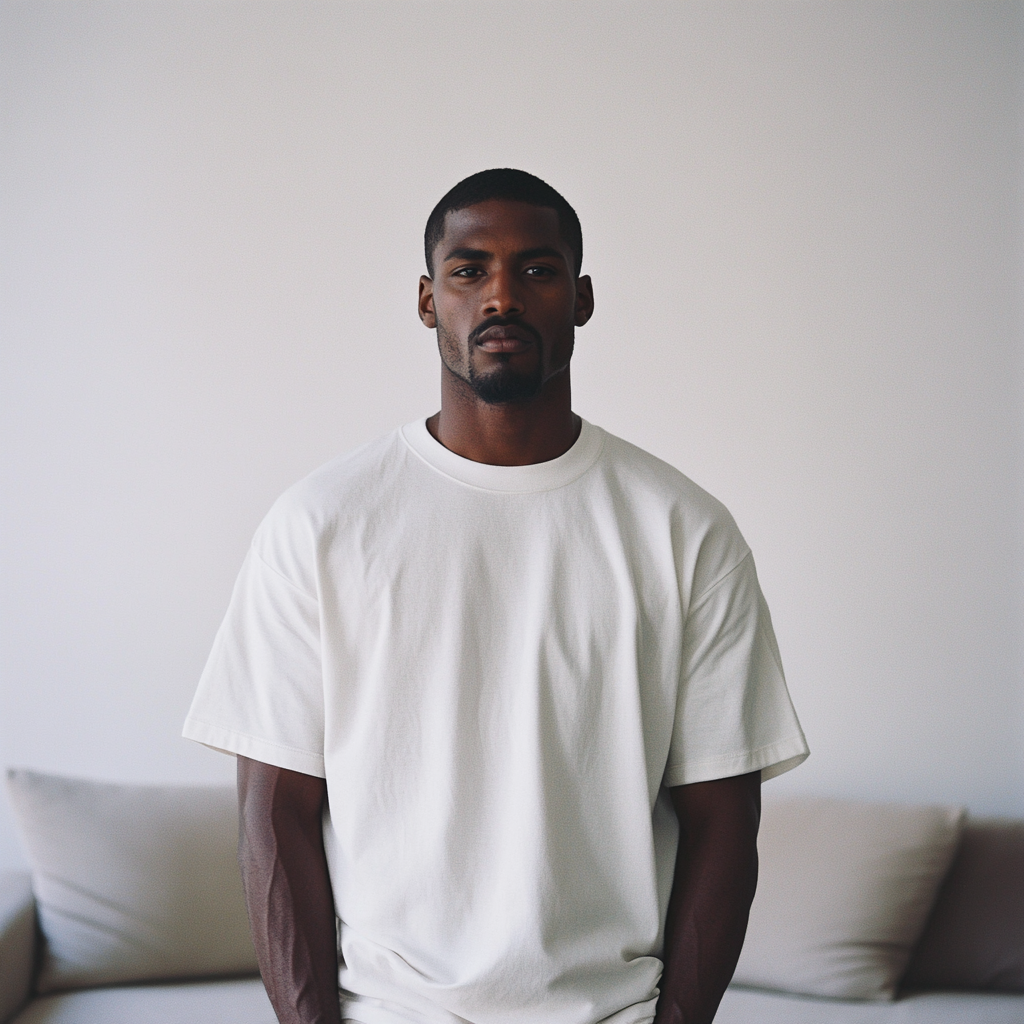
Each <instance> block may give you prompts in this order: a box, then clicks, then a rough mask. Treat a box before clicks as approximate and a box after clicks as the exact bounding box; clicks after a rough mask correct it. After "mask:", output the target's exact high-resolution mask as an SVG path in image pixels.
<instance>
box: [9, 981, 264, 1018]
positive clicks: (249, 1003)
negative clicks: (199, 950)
mask: <svg viewBox="0 0 1024 1024" xmlns="http://www.w3.org/2000/svg"><path fill="white" fill-rule="evenodd" d="M11 1024H277V1017H276V1016H275V1015H274V1010H273V1007H271V1005H270V1000H269V999H268V998H267V993H266V990H265V989H264V988H263V982H262V981H260V979H259V978H233V979H231V980H227V981H202V982H191V983H184V984H175V985H132V986H128V987H124V988H93V989H89V990H87V991H83V992H62V993H60V994H59V995H51V996H40V997H39V998H38V999H36V1000H34V1001H33V1002H31V1003H29V1005H28V1006H26V1007H25V1009H24V1010H22V1011H21V1013H19V1014H18V1016H17V1017H15V1018H14V1020H13V1021H12V1022H11Z"/></svg>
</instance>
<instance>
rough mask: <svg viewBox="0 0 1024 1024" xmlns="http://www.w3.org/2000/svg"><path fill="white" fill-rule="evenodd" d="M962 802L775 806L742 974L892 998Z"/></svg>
mask: <svg viewBox="0 0 1024 1024" xmlns="http://www.w3.org/2000/svg"><path fill="white" fill-rule="evenodd" d="M963 817H964V812H963V809H962V808H955V807H916V806H910V807H905V806H899V805H891V804H872V803H861V802H855V801H847V800H829V799H813V798H803V799H800V798H798V799H791V800H784V801H773V802H771V803H766V805H765V809H764V814H763V818H762V822H761V833H760V837H759V839H758V851H759V854H760V859H761V865H760V878H759V881H758V887H757V896H756V897H755V898H754V904H753V906H752V907H751V911H750V925H749V927H748V928H747V938H746V942H745V943H744V946H743V953H742V954H741V956H740V961H739V964H738V965H737V967H736V974H735V976H734V978H733V981H734V982H735V983H737V984H739V985H751V986H755V987H757V988H770V989H779V990H781V991H783V992H794V993H798V994H801V995H809V996H829V997H832V998H836V999H891V998H892V997H893V995H894V994H895V990H896V986H897V984H898V983H899V980H900V977H901V976H902V975H903V972H904V971H905V970H906V967H907V963H908V962H909V959H910V953H911V951H912V949H913V947H914V945H915V943H916V942H917V940H918V939H919V938H920V936H921V933H922V931H923V929H924V925H925V921H926V920H927V917H928V913H929V911H930V910H931V907H932V903H933V902H934V900H935V896H936V893H937V891H938V888H939V885H940V884H941V882H942V879H943V877H944V876H945V874H946V870H947V869H948V867H949V865H950V862H951V860H952V858H953V854H954V853H955V851H956V847H957V843H958V841H959V838H960V832H961V828H962V825H963Z"/></svg>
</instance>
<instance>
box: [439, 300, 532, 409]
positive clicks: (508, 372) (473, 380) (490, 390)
mask: <svg viewBox="0 0 1024 1024" xmlns="http://www.w3.org/2000/svg"><path fill="white" fill-rule="evenodd" d="M493 319H494V320H497V319H498V318H497V317H495V318H493ZM490 325H491V321H487V322H486V323H485V324H483V325H481V327H479V328H477V332H480V331H482V330H483V329H486V327H487V326H490ZM530 330H533V329H532V328H530ZM534 333H536V332H534ZM537 339H538V342H539V341H540V335H539V334H538V335H537ZM437 347H438V349H439V351H440V353H441V361H442V362H443V363H444V365H445V366H446V367H447V368H448V369H449V370H450V371H451V372H452V373H453V374H454V375H455V376H456V377H458V378H459V379H460V380H462V381H465V382H466V384H468V385H469V387H470V389H471V390H472V391H473V394H474V395H476V397H477V398H479V399H480V401H481V402H485V403H486V404H487V405H510V404H512V403H515V402H529V401H530V400H531V399H534V398H536V397H537V396H538V395H539V394H540V392H541V389H542V388H543V387H544V366H543V359H541V358H540V353H539V352H538V354H537V355H538V358H537V359H536V360H535V361H534V363H533V365H532V366H531V367H530V368H529V369H527V370H518V369H516V368H515V367H514V366H513V365H512V356H511V355H499V356H497V365H494V366H492V367H491V368H490V369H489V370H486V371H481V370H480V369H478V368H477V366H476V364H475V363H474V361H473V358H472V341H471V342H470V354H469V356H468V357H467V358H466V361H465V364H464V365H460V363H461V362H462V360H460V359H459V358H458V355H459V348H460V346H459V344H458V341H457V339H456V338H455V337H454V336H453V335H451V334H450V333H449V332H448V331H447V330H446V329H445V328H444V327H443V326H442V325H441V323H440V322H438V325H437Z"/></svg>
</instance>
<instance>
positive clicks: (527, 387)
mask: <svg viewBox="0 0 1024 1024" xmlns="http://www.w3.org/2000/svg"><path fill="white" fill-rule="evenodd" d="M498 358H499V360H500V361H499V363H498V365H497V366H495V367H492V368H491V369H490V370H488V371H487V372H486V373H481V372H480V371H479V370H477V368H476V366H475V365H474V363H473V362H472V361H470V364H469V374H468V376H467V378H465V379H466V383H467V384H468V385H469V386H470V387H471V388H472V389H473V394H475V395H476V397H477V398H479V399H480V401H481V402H486V403H487V404H488V405H506V404H510V403H512V402H528V401H530V399H532V398H536V397H537V396H538V395H539V394H540V390H541V388H542V387H543V386H544V377H543V367H542V366H541V363H540V360H539V359H538V360H537V361H536V362H535V363H534V364H533V368H532V369H530V370H528V371H526V372H525V373H522V372H520V371H519V370H515V369H513V368H512V366H511V365H510V364H511V361H512V360H511V356H499V357H498Z"/></svg>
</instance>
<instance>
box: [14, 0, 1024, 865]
mask: <svg viewBox="0 0 1024 1024" xmlns="http://www.w3.org/2000/svg"><path fill="white" fill-rule="evenodd" d="M1022 57H1024V16H1022V6H1021V4H1020V3H1005V2H1004V3H986V2H962V3H948V2H936V0H929V2H925V3H900V2H891V3H865V2H860V0H849V2H844V3H832V2H804V3H788V2H766V3H758V2H747V0H744V2H736V3H733V2H719V0H715V2H694V3H675V2H674V3H671V4H659V3H644V2H632V3H622V4H601V3H574V2H558V0H545V2H539V3H530V2H525V3H524V2H512V0H503V2H501V3H488V2H474V3H455V2H451V3H447V2H446V3H436V2H389V3H378V4H373V5H364V4H356V3H347V2H343V0H337V2H330V3H326V2H324V3H311V2H306V0H289V2H287V3H285V2H280V3H266V2H260V0H250V2H246V3H217V2H203V3H188V2H178V0H164V2H152V3H147V2H139V0H136V2H107V3H102V2H96V0H79V2H75V3H70V2H68V3H52V2H47V0H31V2H18V0H6V2H5V3H4V4H3V6H2V7H0V87H2V103H3V121H2V131H3V137H2V164H0V175H2V177H0V215H2V230H3V252H2V261H3V264H2V266H3V295H2V314H3V323H2V329H3V336H2V340H3V365H2V368H0V389H2V391H0V403H2V406H0V417H2V428H3V438H4V441H3V465H2V467H0V470H2V487H3V535H2V543H3V549H2V564H0V572H2V602H3V603H2V629H3V634H2V659H3V660H2V691H0V762H3V763H6V764H17V765H23V766H29V767H34V768H39V769H42V770H49V771H54V772H64V773H70V774H75V775H83V776H91V777H97V778H107V779H116V780H137V781H218V782H219V781H227V780H229V779H231V778H232V773H233V762H232V761H231V760H230V759H229V758H226V757H224V756H222V755H218V754H215V753H213V752H211V751H209V750H206V749H204V748H201V747H199V746H197V745H194V744H191V743H188V742H186V741H184V740H182V739H180V738H179V733H180V729H181V725H182V721H183V719H184V717H185V713H186V710H187V708H188V705H189V702H190V699H191V696H192V693H193V690H194V687H195V684H196V681H197V678H198V676H199V674H200V671H201V669H202V666H203V663H204V660H205V658H206V655H207V652H208V650H209V648H210V644H211V641H212V639H213V635H214V633H215V631H216V629H217V626H218V624H219V622H220V619H221V616H222V615H223V612H224V609H225V606H226V604H227V600H228V596H229V594H230V590H231V586H232V582H233V580H234V577H235V574H236V572H237V570H238V568H239V565H240V563H241V561H242V557H243V554H244V552H245V549H246V546H247V544H248V541H249V539H250V537H251V535H252V533H253V530H254V529H255V527H256V525H257V524H258V523H259V521H260V519H261V517H262V516H263V514H264V513H265V512H266V510H267V508H268V507H269V505H270V503H271V502H272V501H273V499H274V498H275V497H276V495H277V494H278V493H279V492H280V491H281V490H282V489H283V488H285V487H286V486H287V485H288V484H290V483H291V482H292V481H294V480H295V479H297V478H299V477H301V476H302V475H304V474H305V473H307V472H308V471H310V470H311V469H313V468H314V467H316V466H317V465H318V464H320V463H322V462H324V461H326V460H327V459H328V458H330V457H332V456H334V455H335V454H338V453H340V452H344V451H346V450H348V449H351V448H353V447H354V446H356V445H358V444H360V443H361V442H363V441H365V440H368V439H370V438H373V437H375V436H377V435H379V434H381V433H382V432H384V431H387V430H389V429H391V428H393V427H394V426H396V425H397V424H399V423H402V422H405V421H408V420H411V419H413V418H415V417H419V416H423V415H427V414H429V413H431V412H433V411H434V410H435V409H436V408H437V405H438V395H439V389H438V380H439V372H438V361H437V355H436V348H435V342H434V338H433V336H432V334H431V333H429V332H427V331H426V330H424V329H423V327H422V326H421V325H420V324H419V321H418V320H417V318H416V313H415V295H416V284H417V279H418V277H419V275H420V273H421V272H422V248H421V244H422V243H421V237H422V234H421V233H422V228H423V223H424V221H425V219H426V216H427V214H428V212H429V211H430V209H431V207H432V206H433V204H434V203H435V202H436V201H437V200H438V199H439V198H440V196H441V195H442V194H443V193H444V192H445V191H446V190H447V189H448V188H449V187H450V186H451V185H452V184H454V183H455V182H456V181H457V180H458V179H460V178H461V177H464V176H465V175H467V174H469V173H472V172H473V171H476V170H480V169H482V168H484V167H491V166H505V165H511V166H517V167H523V168H525V169H527V170H530V171H532V172H534V173H536V174H539V175H540V176H542V177H543V178H545V179H547V180H548V181H550V182H551V184H553V185H554V186H555V187H556V188H558V189H559V190H560V191H562V192H563V193H564V194H565V195H566V196H567V198H568V199H569V200H570V202H572V203H573V204H574V206H575V207H576V209H577V210H578V212H579V214H580V217H581V219H582V222H583V228H584V243H585V255H584V264H585V267H584V269H585V271H587V272H589V273H590V274H591V275H592V276H593V278H594V283H595V289H596V295H597V312H596V314H595V317H594V319H593V320H592V322H591V324H590V325H588V326H587V327H586V328H584V329H583V330H581V331H579V332H578V336H577V355H576V359H575V362H574V368H573V374H574V388H575V391H574V394H575V406H576V408H577V410H578V411H579V412H580V413H581V414H583V415H584V416H586V417H587V418H589V419H591V420H593V421H594V422H597V423H599V424H601V425H602V426H604V427H605V428H607V429H609V430H611V431H613V432H615V433H618V434H621V435H623V436H625V437H626V438H628V439H630V440H632V441H634V442H636V443H638V444H640V445H641V446H643V447H645V448H647V449H649V450H650V451H652V452H654V453H655V454H657V455H659V456H661V457H662V458H664V459H666V460H668V461H669V462H672V463H673V464H675V465H676V466H678V467H679V468H681V469H682V470H683V471H684V472H685V473H687V474H688V475H690V476H691V477H693V478H694V479H695V480H697V481H698V482H699V483H700V484H702V485H703V486H704V487H706V488H707V489H709V490H710V491H712V493H714V494H716V495H717V496H718V497H720V498H721V499H722V500H723V501H725V502H726V504H727V505H728V506H729V507H730V509H731V510H732V511H733V513H734V515H735V516H736V518H737V520H738V521H739V523H740V526H741V528H742V529H743V531H744V533H745V535H746V537H747V539H748V541H749V542H750V544H751V546H752V547H753V549H754V552H755V556H756V558H757V562H758V567H759V571H760V575H761V579H762V584H763V587H764V590H765V593H766V595H767V597H768V600H769V603H770V605H771V607H772V610H773V615H774V619H775V625H776V630H777V633H778V637H779V641H780V644H781V647H782V653H783V659H784V662H785V664H786V668H787V674H788V678H789V683H790V688H791V692H792V694H793V698H794V700H795V702H796V705H797V708H798V710H799V713H800V715H801V718H802V720H803V723H804V726H805V729H806V732H807V735H808V738H809V741H810V744H811V748H812V756H811V759H810V760H809V761H808V762H807V763H806V764H805V765H804V766H802V767H801V768H799V769H798V770H796V771H795V772H793V773H791V774H790V775H788V776H785V777H783V778H782V779H780V780H778V781H777V782H773V783H771V786H772V787H773V788H774V789H775V791H785V790H786V789H788V790H790V791H793V792H797V791H799V792H814V793H823V794H832V795H852V796H860V797H866V798H873V799H874V798H877V799H885V800H895V801H932V802H941V803H964V804H966V805H968V806H969V807H970V808H971V810H972V811H974V812H976V813H1013V814H1021V813H1024V679H1022V676H1024V643H1022V629H1021V624H1022V618H1024V582H1022V581H1024V514H1022V512H1024V501H1022V453H1024V444H1022V440H1024V428H1022V407H1024V353H1022V343H1021V338H1022V331H1021V328H1022V287H1021V268H1022V259H1021V257H1022V245H1021V242H1022V230H1021V211H1022V206H1021V199H1022V196H1021V181H1022V175H1021V172H1022V166H1021V163H1022V161H1021V141H1022V132H1021V128H1022V119H1021V114H1022V78H1024V59H1022ZM20 857H21V855H20V853H19V850H18V846H17V842H16V839H15V837H14V835H13V832H12V830H11V826H10V823H9V817H8V815H7V811H6V808H0V865H3V864H17V863H19V862H20Z"/></svg>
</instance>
